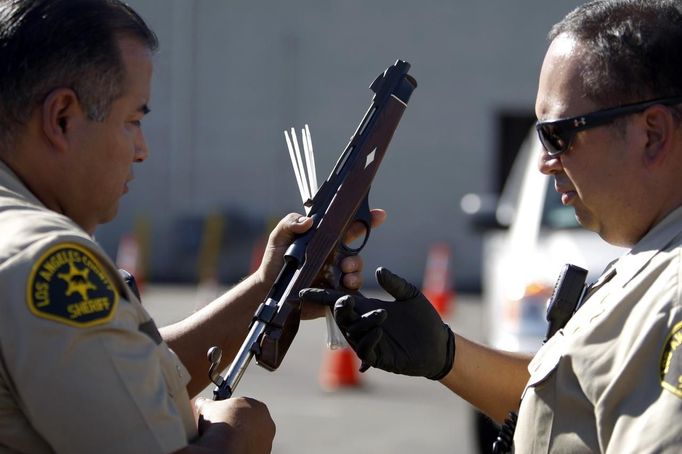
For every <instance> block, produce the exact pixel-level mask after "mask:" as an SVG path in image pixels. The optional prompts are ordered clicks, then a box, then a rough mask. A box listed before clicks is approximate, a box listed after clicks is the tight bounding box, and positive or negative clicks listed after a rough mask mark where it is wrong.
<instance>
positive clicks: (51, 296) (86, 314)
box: [26, 243, 118, 327]
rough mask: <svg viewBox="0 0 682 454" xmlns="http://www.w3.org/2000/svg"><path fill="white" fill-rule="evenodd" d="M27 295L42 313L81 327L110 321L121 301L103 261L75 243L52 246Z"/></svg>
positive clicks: (39, 264)
mask: <svg viewBox="0 0 682 454" xmlns="http://www.w3.org/2000/svg"><path fill="white" fill-rule="evenodd" d="M26 298H27V303H28V307H29V309H30V310H31V312H32V313H33V314H35V315H37V316H38V317H42V318H47V319H50V320H54V321H57V322H61V323H66V324H67V325H71V326H78V327H85V326H93V325H98V324H100V323H106V322H108V321H109V320H111V318H112V317H113V314H114V311H115V309H116V305H117V304H118V293H117V292H116V290H115V288H114V284H113V283H112V281H111V278H110V276H109V275H108V274H107V272H106V271H105V268H104V267H103V266H102V264H101V262H100V261H99V260H98V259H97V257H96V256H95V255H94V254H93V253H92V252H91V251H89V250H88V249H86V248H85V247H83V246H81V245H78V244H75V243H64V244H60V245H58V246H55V247H53V248H50V249H49V250H47V251H46V252H45V253H44V254H43V255H42V256H41V257H40V258H39V259H38V260H37V261H36V263H35V265H34V266H33V270H32V271H31V275H30V276H29V279H28V287H27V289H26Z"/></svg>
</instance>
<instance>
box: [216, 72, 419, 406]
mask: <svg viewBox="0 0 682 454" xmlns="http://www.w3.org/2000/svg"><path fill="white" fill-rule="evenodd" d="M409 68H410V64H409V63H407V62H404V61H401V60H398V61H397V62H396V63H395V64H394V65H392V66H390V67H389V68H388V69H386V71H384V72H383V73H382V74H380V75H379V77H377V79H376V80H375V81H374V82H373V83H372V85H371V86H370V89H371V90H372V91H373V92H374V93H375V95H374V97H373V99H372V103H371V105H370V107H369V109H368V110H367V113H366V114H365V116H364V117H363V119H362V121H361V122H360V125H359V126H358V128H357V130H356V131H355V133H354V134H353V136H352V137H351V140H350V142H349V143H348V145H347V146H346V148H345V150H344V151H343V153H341V156H340V157H339V159H338V161H337V163H336V165H335V166H334V169H333V170H332V172H331V173H330V175H329V177H328V178H327V180H326V181H325V182H324V183H323V184H322V186H321V187H320V188H319V190H318V191H317V193H316V194H315V196H314V197H313V199H312V200H308V201H307V202H306V206H308V207H309V208H310V211H309V213H308V215H309V216H310V217H311V218H312V219H313V226H312V227H311V228H310V230H308V231H307V232H306V233H304V234H302V235H300V236H298V237H297V238H296V239H295V240H294V242H293V243H292V245H291V246H290V247H289V249H288V250H287V252H286V253H285V255H284V259H285V260H284V262H285V264H284V266H283V268H282V270H281V271H280V273H279V276H278V277H277V279H276V280H275V283H274V284H273V286H272V288H271V289H270V292H269V293H268V296H267V298H266V299H265V301H264V302H263V303H262V304H261V305H260V307H259V308H258V310H257V311H256V314H255V315H254V318H253V322H252V324H251V328H250V331H249V334H248V335H247V338H246V340H245V341H244V343H243V344H242V347H241V349H240V350H239V352H238V353H237V356H236V357H235V359H234V361H233V362H232V364H231V365H230V368H229V369H228V372H227V374H226V376H225V378H222V377H221V376H220V375H219V374H218V373H217V367H218V364H219V362H220V353H219V352H218V351H216V350H215V349H216V348H217V347H213V348H212V349H211V350H210V351H209V361H211V363H212V364H211V368H210V369H209V376H210V377H211V380H212V381H213V382H214V383H215V384H216V385H217V387H216V389H215V390H214V399H216V400H220V399H225V398H228V397H230V396H231V395H232V392H233V391H234V388H235V387H236V385H237V383H238V381H239V379H240V378H241V375H242V374H243V372H244V370H245V369H246V367H247V365H248V363H249V362H250V360H251V357H253V356H255V357H256V361H257V362H258V364H259V365H260V366H262V367H264V368H266V369H268V370H271V371H272V370H275V369H277V368H278V367H279V365H280V364H281V363H282V360H283V359H284V355H286V352H287V350H288V349H289V346H290V345H291V343H292V341H293V339H294V337H295V336H296V333H297V332H298V326H299V322H300V313H301V302H300V300H299V299H298V292H299V291H300V290H301V289H304V288H306V287H310V286H311V284H313V282H314V280H315V279H316V277H317V276H318V275H319V274H320V272H321V271H322V270H323V269H324V270H325V271H328V270H329V269H330V268H329V266H327V265H329V264H331V265H332V267H331V269H334V270H337V271H335V272H332V274H331V275H329V276H327V278H326V279H325V280H326V281H327V284H328V285H330V286H332V287H339V286H340V285H341V274H340V271H338V263H339V262H340V261H341V259H342V258H343V257H345V256H348V255H354V254H357V253H358V252H359V251H360V250H361V249H362V248H363V247H364V245H365V244H366V243H367V240H368V238H369V233H370V230H371V214H370V211H369V203H368V194H369V189H370V186H371V184H372V181H373V180H374V176H375V175H376V172H377V170H378V168H379V165H380V164H381V161H382V160H383V157H384V155H385V153H386V150H387V148H388V145H389V143H390V141H391V138H392V137H393V133H394V132H395V130H396V128H397V127H398V123H399V122H400V119H401V117H402V114H403V112H404V111H405V108H406V107H407V102H408V101H409V98H410V95H411V94H412V91H413V90H414V89H415V88H416V86H417V82H416V81H415V79H414V78H413V77H412V76H410V75H408V74H407V71H408V70H409ZM356 221H359V222H361V223H362V224H364V226H365V229H366V232H367V233H366V235H365V238H364V240H363V241H362V244H361V245H360V246H359V247H357V248H351V247H349V246H347V245H346V244H344V243H343V241H342V239H343V235H344V233H345V231H346V229H347V228H348V226H349V225H350V224H351V223H353V222H356Z"/></svg>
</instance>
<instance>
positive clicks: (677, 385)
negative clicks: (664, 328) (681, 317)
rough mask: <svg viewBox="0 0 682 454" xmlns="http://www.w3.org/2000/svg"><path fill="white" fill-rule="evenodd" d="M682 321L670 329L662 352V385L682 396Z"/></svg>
mask: <svg viewBox="0 0 682 454" xmlns="http://www.w3.org/2000/svg"><path fill="white" fill-rule="evenodd" d="M681 346H682V322H680V323H678V324H677V325H675V326H674V327H673V329H672V330H670V334H668V337H667V338H666V341H665V346H664V348H663V353H662V354H661V364H660V373H661V386H662V387H663V388H664V389H667V390H668V391H670V392H672V393H673V394H675V395H676V396H678V397H682V348H680V347H681Z"/></svg>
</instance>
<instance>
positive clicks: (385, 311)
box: [299, 268, 455, 380]
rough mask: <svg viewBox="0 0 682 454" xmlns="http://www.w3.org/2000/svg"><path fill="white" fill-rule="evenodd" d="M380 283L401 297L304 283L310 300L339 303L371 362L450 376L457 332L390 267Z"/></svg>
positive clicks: (348, 329) (339, 318)
mask: <svg viewBox="0 0 682 454" xmlns="http://www.w3.org/2000/svg"><path fill="white" fill-rule="evenodd" d="M376 279H377V282H378V283H379V285H380V286H381V287H382V288H383V289H384V290H386V291H387V292H388V293H389V294H390V295H391V296H393V297H394V298H395V299H396V300H395V301H383V300H379V299H373V298H365V297H364V296H362V295H360V294H355V295H348V294H344V293H341V292H339V291H335V290H327V289H304V290H301V292H300V294H299V296H300V298H301V299H302V300H303V301H304V302H306V301H310V302H314V303H318V304H327V305H330V306H331V305H333V307H334V318H335V319H336V323H337V324H338V325H339V328H341V332H342V333H343V334H344V336H345V337H346V339H347V340H348V343H349V344H350V345H351V347H353V350H355V352H356V353H357V354H358V356H359V357H360V359H361V360H362V368H361V370H362V371H363V372H364V371H365V370H367V369H368V368H369V367H370V366H373V367H377V368H379V369H383V370H385V371H388V372H393V373H396V374H402V375H411V376H421V377H426V378H430V379H432V380H440V379H441V378H443V377H445V376H446V375H447V374H448V372H450V369H452V364H453V362H454V358H455V336H454V334H453V333H452V331H451V330H450V327H448V325H446V324H445V323H443V320H441V318H440V316H439V315H438V313H437V312H436V311H435V309H434V308H433V306H432V305H431V303H430V302H429V301H428V300H427V299H426V298H425V297H424V295H422V294H421V292H420V291H419V290H417V288H416V287H415V286H414V285H412V284H410V283H409V282H407V281H405V280H404V279H403V278H401V277H399V276H397V275H395V274H393V273H391V272H390V271H389V270H387V269H386V268H379V269H377V271H376Z"/></svg>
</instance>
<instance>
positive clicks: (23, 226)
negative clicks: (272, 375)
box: [0, 162, 196, 454]
mask: <svg viewBox="0 0 682 454" xmlns="http://www.w3.org/2000/svg"><path fill="white" fill-rule="evenodd" d="M189 378H190V377H189V374H188V372H187V370H186V369H185V367H184V366H183V365H182V363H181V362H180V360H179V359H178V358H177V356H176V355H175V354H174V353H173V352H172V351H171V350H170V349H169V348H168V347H167V345H166V344H165V343H163V342H162V340H161V337H160V335H159V334H158V330H156V327H155V325H154V323H153V321H151V319H150V316H149V314H148V313H147V312H146V311H145V310H144V309H143V308H142V306H141V305H140V304H139V301H138V300H137V298H136V297H135V296H134V295H133V294H132V292H131V291H130V290H129V289H128V288H127V287H126V286H125V284H124V283H123V281H122V279H121V277H120V276H119V274H118V272H117V269H116V267H115V266H114V265H113V263H111V261H110V260H109V259H108V258H107V257H106V254H105V253H104V252H103V251H102V250H101V249H100V247H99V246H98V245H97V244H96V243H94V242H93V241H92V239H91V238H90V237H89V236H88V235H87V234H86V233H85V232H84V231H83V230H81V229H80V228H79V227H78V226H77V225H75V224H74V223H73V222H72V221H71V220H70V219H68V218H67V217H65V216H62V215H60V214H57V213H55V212H53V211H50V210H48V209H46V208H45V207H44V206H43V205H42V204H41V203H40V202H39V201H38V200H37V199H36V198H35V197H34V196H33V195H32V194H31V193H30V192H29V191H28V190H27V189H26V187H24V186H23V184H22V183H21V182H20V181H19V180H18V179H17V178H16V177H15V176H14V175H13V174H12V172H11V171H10V170H9V169H8V168H7V167H6V166H5V165H4V164H3V163H1V162H0V452H25V453H32V454H35V453H51V452H58V453H145V454H148V453H167V452H172V451H175V450H178V449H181V448H183V447H184V446H186V445H187V442H188V440H189V439H191V438H193V437H194V436H196V424H195V422H194V417H193V415H192V410H191V407H190V403H189V398H188V395H187V390H186V385H187V383H188V382H189Z"/></svg>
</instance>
